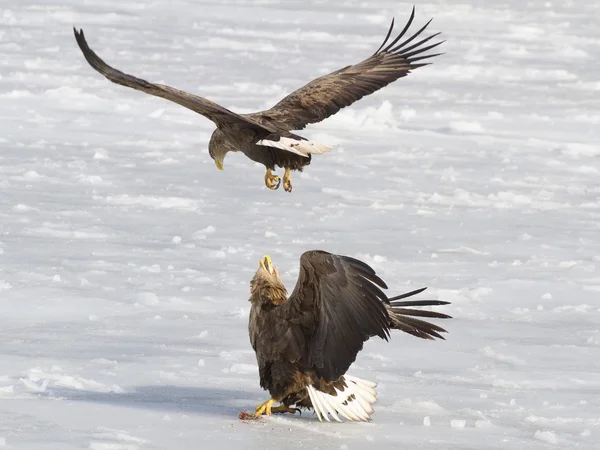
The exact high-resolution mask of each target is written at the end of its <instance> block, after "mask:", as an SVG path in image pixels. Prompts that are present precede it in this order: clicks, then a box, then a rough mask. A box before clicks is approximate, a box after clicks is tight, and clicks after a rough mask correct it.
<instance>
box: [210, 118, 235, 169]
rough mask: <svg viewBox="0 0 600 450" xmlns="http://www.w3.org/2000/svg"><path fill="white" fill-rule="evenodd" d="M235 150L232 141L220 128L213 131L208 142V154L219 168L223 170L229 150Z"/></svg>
mask: <svg viewBox="0 0 600 450" xmlns="http://www.w3.org/2000/svg"><path fill="white" fill-rule="evenodd" d="M232 150H234V149H233V148H232V147H231V143H230V142H229V141H228V140H227V138H226V137H225V135H224V134H223V132H222V131H221V130H219V129H218V128H217V129H216V130H215V131H214V132H213V134H212V136H211V137H210V141H209V142H208V154H209V155H210V157H211V158H212V159H213V161H214V162H215V165H216V166H217V169H219V170H223V160H224V159H225V155H227V153H228V152H230V151H232Z"/></svg>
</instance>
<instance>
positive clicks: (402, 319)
mask: <svg viewBox="0 0 600 450" xmlns="http://www.w3.org/2000/svg"><path fill="white" fill-rule="evenodd" d="M425 289H427V288H426V287H425V288H421V289H416V290H414V291H411V292H406V293H404V294H400V295H397V296H395V297H392V298H390V299H389V306H387V308H388V313H389V314H390V320H391V323H392V328H396V329H399V330H402V331H404V332H406V333H408V334H412V335H413V336H416V337H419V338H422V339H435V338H438V339H444V337H443V336H442V335H441V334H439V333H446V332H447V331H446V330H445V329H443V328H442V327H440V326H438V325H435V324H433V323H430V322H425V321H424V320H420V319H414V318H413V317H428V318H434V319H451V318H452V317H451V316H449V315H447V314H443V313H439V312H435V311H428V310H422V309H414V307H416V306H437V305H449V304H450V302H444V301H440V300H405V301H401V300H402V299H404V298H407V297H411V296H413V295H416V294H420V293H421V292H423V291H424V290H425ZM406 306H409V307H410V308H406ZM411 316H412V317H411Z"/></svg>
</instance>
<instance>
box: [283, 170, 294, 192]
mask: <svg viewBox="0 0 600 450" xmlns="http://www.w3.org/2000/svg"><path fill="white" fill-rule="evenodd" d="M283 189H285V191H286V192H292V173H291V171H290V169H285V173H284V174H283Z"/></svg>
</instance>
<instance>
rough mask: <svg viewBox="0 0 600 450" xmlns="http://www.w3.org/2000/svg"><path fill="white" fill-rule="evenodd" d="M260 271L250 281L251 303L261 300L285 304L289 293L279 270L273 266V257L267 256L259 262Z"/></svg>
mask: <svg viewBox="0 0 600 450" xmlns="http://www.w3.org/2000/svg"><path fill="white" fill-rule="evenodd" d="M258 263H259V266H258V270H257V271H256V273H255V274H254V278H252V281H250V292H251V294H252V297H250V301H251V302H252V301H255V300H257V299H261V300H262V301H267V302H269V303H273V304H276V305H279V304H281V303H283V302H285V300H286V298H287V291H286V289H285V286H284V285H283V283H282V281H281V278H280V277H279V270H278V269H277V267H275V266H274V265H273V262H272V261H271V257H270V256H269V255H265V257H264V258H263V259H261V260H260V261H259V262H258Z"/></svg>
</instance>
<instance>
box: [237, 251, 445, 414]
mask: <svg viewBox="0 0 600 450" xmlns="http://www.w3.org/2000/svg"><path fill="white" fill-rule="evenodd" d="M380 288H384V289H386V288H387V286H386V284H385V283H384V282H383V280H381V278H379V277H378V276H377V275H376V274H375V271H374V270H373V269H372V268H371V267H369V266H368V265H367V264H365V263H364V262H362V261H359V260H357V259H354V258H350V257H348V256H339V255H333V254H331V253H327V252H324V251H320V250H314V251H308V252H306V253H304V254H303V255H302V256H301V258H300V273H299V275H298V281H297V283H296V287H295V288H294V291H293V292H292V294H291V295H290V296H289V297H288V296H287V291H286V289H285V286H284V285H283V283H282V282H281V279H280V278H279V271H278V270H277V268H276V267H274V266H273V264H272V262H271V258H270V257H269V256H265V257H264V259H263V260H261V261H260V266H259V268H258V270H257V272H256V274H255V275H254V278H253V279H252V281H251V282H250V292H251V296H250V302H251V303H252V307H251V309H250V320H249V325H248V329H249V334H250V342H251V344H252V348H253V349H254V351H255V352H256V359H257V362H258V370H259V375H260V385H261V387H262V388H263V389H266V390H268V391H269V393H270V394H271V398H270V399H269V400H267V401H266V402H264V403H263V404H261V405H259V406H258V407H257V408H256V413H255V415H254V416H255V417H259V416H260V415H262V414H266V415H270V414H271V413H272V412H290V413H293V412H295V411H296V410H297V408H294V407H293V406H296V407H298V408H312V409H314V411H315V413H316V414H317V417H318V418H319V420H323V419H325V420H327V421H329V415H331V416H332V417H333V419H335V420H337V421H341V420H340V417H339V416H342V417H344V418H346V419H347V420H360V421H366V420H369V418H370V415H371V414H372V413H373V408H372V407H371V405H372V404H373V403H375V400H376V395H377V393H376V392H375V386H376V384H375V383H373V382H370V381H366V380H362V379H360V378H356V377H353V376H350V375H347V374H346V371H347V370H348V368H349V367H350V365H351V364H352V363H353V362H354V360H355V359H356V355H357V354H358V352H359V351H360V350H361V349H362V348H363V343H364V342H365V341H366V340H368V339H369V338H370V337H371V336H379V337H380V338H382V339H385V340H388V338H389V335H390V330H391V329H397V330H401V331H404V332H406V333H409V334H412V335H413V336H416V337H419V338H423V339H435V338H439V339H444V338H443V337H442V336H441V335H440V333H443V332H446V330H444V329H443V328H441V327H439V326H437V325H434V324H432V323H429V322H425V321H424V320H421V319H417V318H415V317H414V316H420V317H429V318H437V319H446V318H450V316H448V315H446V314H441V313H437V312H433V311H428V310H418V309H414V307H416V306H433V305H447V304H448V302H442V301H433V300H420V301H419V300H417V301H405V300H403V299H404V298H406V297H410V296H412V295H415V294H418V293H420V292H422V291H424V290H425V288H423V289H418V290H416V291H412V292H408V293H406V294H402V295H399V296H397V297H392V298H388V297H387V296H386V295H385V294H384V293H383V292H382V291H381V289H380ZM411 316H412V317H411ZM275 402H281V403H282V404H281V405H280V406H276V407H273V404H274V403H275Z"/></svg>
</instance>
